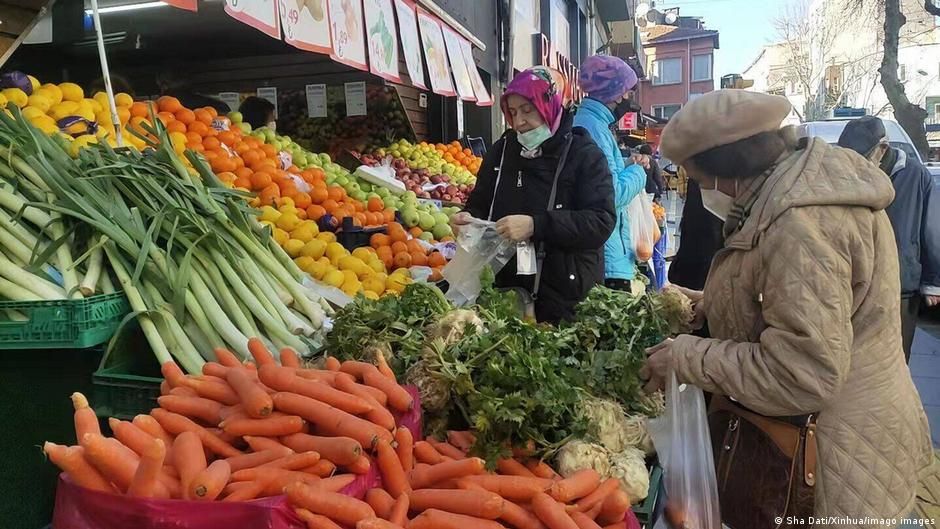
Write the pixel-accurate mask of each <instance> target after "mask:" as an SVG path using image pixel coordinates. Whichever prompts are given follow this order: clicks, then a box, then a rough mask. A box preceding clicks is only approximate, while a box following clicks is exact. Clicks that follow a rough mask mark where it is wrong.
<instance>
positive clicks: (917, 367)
mask: <svg viewBox="0 0 940 529" xmlns="http://www.w3.org/2000/svg"><path fill="white" fill-rule="evenodd" d="M910 368H911V377H912V378H913V379H914V385H916V386H917V391H918V392H920V399H921V401H922V402H923V403H924V409H925V410H927V419H928V420H929V421H930V437H931V439H933V444H934V446H935V447H938V446H940V325H938V324H937V323H933V322H924V323H922V324H921V327H920V328H918V329H917V336H916V337H915V338H914V347H913V350H912V351H911V364H910Z"/></svg>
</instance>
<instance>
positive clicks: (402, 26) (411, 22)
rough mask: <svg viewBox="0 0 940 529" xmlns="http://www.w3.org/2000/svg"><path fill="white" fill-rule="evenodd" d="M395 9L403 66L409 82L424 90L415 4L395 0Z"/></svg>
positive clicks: (406, 0)
mask: <svg viewBox="0 0 940 529" xmlns="http://www.w3.org/2000/svg"><path fill="white" fill-rule="evenodd" d="M395 11H396V12H398V35H399V36H400V37H401V49H402V53H404V55H405V66H407V67H408V76H409V77H411V84H413V85H414V86H415V87H416V88H421V89H425V90H426V89H427V87H428V85H427V82H426V81H425V79H424V63H423V62H422V60H421V41H420V40H419V37H418V18H417V16H416V15H415V5H414V4H413V3H411V2H410V1H409V0H395Z"/></svg>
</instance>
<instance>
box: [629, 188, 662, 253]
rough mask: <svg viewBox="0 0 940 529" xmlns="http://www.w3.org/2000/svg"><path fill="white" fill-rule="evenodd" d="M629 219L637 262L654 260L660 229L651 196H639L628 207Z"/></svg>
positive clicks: (642, 194) (644, 194)
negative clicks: (656, 236)
mask: <svg viewBox="0 0 940 529" xmlns="http://www.w3.org/2000/svg"><path fill="white" fill-rule="evenodd" d="M627 217H628V218H629V219H630V241H631V242H632V243H633V251H634V253H635V254H636V260H637V262H640V263H645V262H647V261H649V260H650V259H652V258H653V245H655V244H656V241H655V240H654V234H655V232H656V230H657V229H658V227H657V225H656V217H655V216H654V215H653V201H652V200H651V199H650V196H649V195H647V194H646V193H640V194H639V195H637V197H636V198H634V199H633V201H631V202H630V204H629V205H627Z"/></svg>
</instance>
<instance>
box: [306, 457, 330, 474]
mask: <svg viewBox="0 0 940 529" xmlns="http://www.w3.org/2000/svg"><path fill="white" fill-rule="evenodd" d="M302 472H304V473H307V474H312V475H314V476H319V477H321V478H326V477H330V476H332V475H333V473H334V472H336V465H334V464H333V462H332V461H330V460H328V459H321V460H319V461H317V464H316V465H313V466H309V467H307V468H305V469H303V471H302Z"/></svg>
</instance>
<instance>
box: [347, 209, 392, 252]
mask: <svg viewBox="0 0 940 529" xmlns="http://www.w3.org/2000/svg"><path fill="white" fill-rule="evenodd" d="M387 231H388V229H387V228H386V227H385V226H376V227H373V228H362V227H359V226H354V225H353V219H352V217H346V218H344V219H343V223H342V224H341V225H340V229H339V230H337V231H336V240H337V242H339V243H340V244H342V245H343V248H346V249H347V250H349V251H353V250H355V249H356V248H361V247H363V246H369V240H370V239H371V237H372V235H374V234H376V233H385V232H387Z"/></svg>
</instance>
